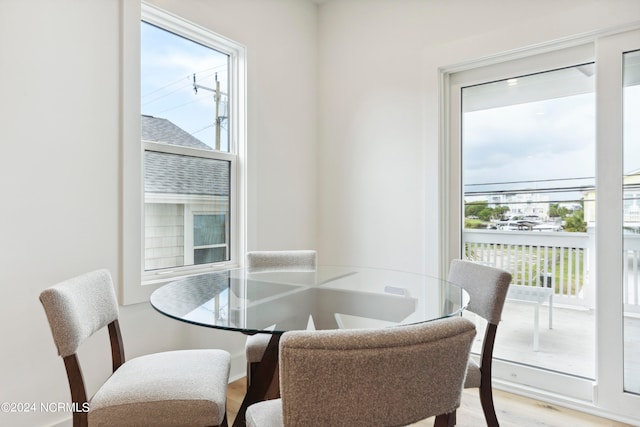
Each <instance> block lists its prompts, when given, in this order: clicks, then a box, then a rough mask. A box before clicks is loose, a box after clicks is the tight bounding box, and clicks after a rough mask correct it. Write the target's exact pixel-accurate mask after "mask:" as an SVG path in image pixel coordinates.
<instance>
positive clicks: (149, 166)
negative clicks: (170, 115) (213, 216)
mask: <svg viewBox="0 0 640 427" xmlns="http://www.w3.org/2000/svg"><path fill="white" fill-rule="evenodd" d="M141 123H142V126H141V131H142V139H143V140H146V141H154V142H161V143H165V144H170V145H180V146H183V147H190V148H200V149H205V150H211V147H209V146H208V145H206V144H205V143H203V142H202V141H200V140H199V139H197V138H195V137H194V136H192V135H190V134H189V133H187V132H185V131H184V130H183V129H181V128H180V127H178V126H176V125H175V124H173V123H171V122H170V121H169V120H167V119H161V118H156V117H152V116H142V121H141ZM230 168H231V164H230V162H228V161H224V160H217V159H206V158H202V157H193V156H185V155H179V154H171V153H162V152H157V151H149V150H145V152H144V191H145V193H162V194H181V195H186V194H191V195H212V196H228V195H229V175H230ZM185 177H188V179H184V178H185Z"/></svg>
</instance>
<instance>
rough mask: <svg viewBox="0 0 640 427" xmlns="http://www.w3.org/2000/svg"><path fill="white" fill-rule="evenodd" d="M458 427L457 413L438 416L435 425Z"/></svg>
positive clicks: (437, 426) (439, 426)
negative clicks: (456, 426)
mask: <svg viewBox="0 0 640 427" xmlns="http://www.w3.org/2000/svg"><path fill="white" fill-rule="evenodd" d="M455 425H456V412H455V411H453V412H450V413H448V414H440V415H438V416H436V420H435V422H434V423H433V426H434V427H454V426H455Z"/></svg>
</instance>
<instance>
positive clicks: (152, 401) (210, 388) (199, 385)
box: [88, 350, 231, 426]
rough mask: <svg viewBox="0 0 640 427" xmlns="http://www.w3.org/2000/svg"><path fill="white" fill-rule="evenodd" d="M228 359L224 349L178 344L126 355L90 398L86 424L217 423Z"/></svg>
mask: <svg viewBox="0 0 640 427" xmlns="http://www.w3.org/2000/svg"><path fill="white" fill-rule="evenodd" d="M230 359H231V357H230V355H229V353H228V352H226V351H224V350H180V351H169V352H164V353H156V354H149V355H145V356H141V357H137V358H135V359H132V360H130V361H127V362H126V363H125V364H123V365H122V366H120V368H118V370H116V372H114V373H113V375H111V377H110V378H109V379H108V380H107V381H106V382H105V383H104V385H103V386H102V387H101V388H100V389H99V390H98V391H97V392H96V394H95V395H94V396H93V398H92V399H91V401H90V405H89V406H90V409H89V413H88V421H89V425H90V426H114V425H117V426H133V425H138V426H140V425H153V426H169V425H171V426H182V425H190V426H196V425H198V426H210V425H220V424H221V423H222V421H223V419H224V416H225V405H226V393H227V384H228V381H229V366H230Z"/></svg>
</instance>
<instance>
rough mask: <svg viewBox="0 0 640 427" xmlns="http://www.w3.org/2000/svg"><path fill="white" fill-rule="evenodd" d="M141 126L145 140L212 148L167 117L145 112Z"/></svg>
mask: <svg viewBox="0 0 640 427" xmlns="http://www.w3.org/2000/svg"><path fill="white" fill-rule="evenodd" d="M140 128H141V131H142V140H143V141H153V142H162V143H165V144H171V145H180V146H182V147H191V148H200V149H201V150H211V149H212V148H211V147H209V146H208V145H207V144H205V143H204V142H202V141H200V140H199V139H198V138H196V137H195V136H193V135H191V134H190V133H188V132H187V131H185V130H184V129H182V128H181V127H179V126H176V125H175V124H173V123H172V122H170V121H169V120H167V119H163V118H160V117H153V116H147V115H144V114H143V115H142V117H141V126H140Z"/></svg>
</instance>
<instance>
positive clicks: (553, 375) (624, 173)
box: [445, 31, 640, 420]
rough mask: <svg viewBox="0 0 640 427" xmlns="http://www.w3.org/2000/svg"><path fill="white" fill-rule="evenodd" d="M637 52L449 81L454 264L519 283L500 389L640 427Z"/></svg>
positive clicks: (499, 69) (617, 39) (633, 41)
mask: <svg viewBox="0 0 640 427" xmlns="http://www.w3.org/2000/svg"><path fill="white" fill-rule="evenodd" d="M638 49H640V32H638V31H635V32H628V33H624V34H619V35H614V36H603V37H593V38H591V39H590V40H584V42H583V43H574V44H573V45H572V46H570V47H563V48H562V49H557V50H547V51H545V52H544V53H539V52H538V53H536V54H532V55H531V56H528V57H521V55H519V56H520V57H519V58H517V59H514V58H506V59H505V60H504V61H499V62H498V61H496V60H495V58H494V59H492V60H491V63H490V64H485V65H483V66H478V67H471V66H470V67H469V68H468V69H467V70H464V71H457V72H455V73H450V74H448V75H447V76H446V77H447V78H448V89H449V99H448V101H449V110H448V111H449V119H450V120H449V128H448V131H449V139H448V140H449V145H448V147H447V150H446V153H447V156H448V165H449V168H450V173H449V175H448V177H447V182H448V183H449V184H448V187H447V192H448V194H449V195H450V196H449V197H450V199H449V204H448V212H447V217H448V218H451V220H450V221H452V223H451V224H450V225H449V227H448V229H449V230H450V232H449V238H450V240H449V241H448V242H447V244H448V248H449V251H448V253H449V254H450V257H463V258H467V259H471V260H474V261H477V262H481V263H484V264H488V265H494V266H497V267H500V268H503V269H506V270H508V271H510V272H511V273H512V275H513V278H514V279H513V282H512V286H511V290H510V293H509V296H508V299H507V303H506V304H505V308H504V312H503V316H502V322H501V324H500V327H499V330H498V335H497V341H496V347H495V349H494V356H495V358H496V359H497V360H496V361H495V363H494V375H495V377H496V380H497V382H498V383H499V384H502V386H503V388H507V389H510V388H511V389H514V390H518V389H520V390H522V389H523V388H522V387H525V388H527V389H528V390H529V391H530V392H531V393H533V394H536V393H537V394H540V393H542V394H543V395H544V394H545V393H552V394H554V395H557V396H562V397H564V398H566V399H567V403H568V404H571V405H575V404H576V402H577V404H578V406H580V405H584V406H585V407H588V406H595V407H598V408H600V410H602V411H603V412H605V413H606V412H608V413H609V414H611V415H615V416H619V417H620V418H621V419H625V417H629V418H628V419H630V420H638V419H640V418H639V417H638V416H637V411H636V410H635V408H637V405H639V404H640V120H638V119H637V117H640V50H638ZM446 80H447V79H445V81H446ZM456 224H457V225H456ZM479 326H480V328H482V325H481V324H479ZM475 350H479V349H475ZM532 390H533V391H532Z"/></svg>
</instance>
